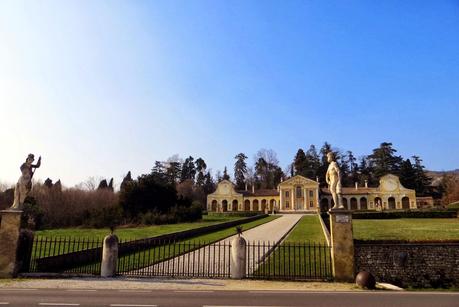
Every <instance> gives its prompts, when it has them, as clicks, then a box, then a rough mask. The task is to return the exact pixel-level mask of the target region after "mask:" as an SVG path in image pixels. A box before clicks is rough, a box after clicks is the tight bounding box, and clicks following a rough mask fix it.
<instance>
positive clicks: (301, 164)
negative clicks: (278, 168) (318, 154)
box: [293, 148, 306, 176]
mask: <svg viewBox="0 0 459 307" xmlns="http://www.w3.org/2000/svg"><path fill="white" fill-rule="evenodd" d="M293 170H294V174H295V175H301V176H305V174H306V154H305V153H304V151H303V149H301V148H300V149H298V151H297V152H296V155H295V158H294V159H293Z"/></svg>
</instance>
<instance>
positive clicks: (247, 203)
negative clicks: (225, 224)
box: [244, 199, 250, 211]
mask: <svg viewBox="0 0 459 307" xmlns="http://www.w3.org/2000/svg"><path fill="white" fill-rule="evenodd" d="M244 211H250V200H248V199H246V200H244Z"/></svg>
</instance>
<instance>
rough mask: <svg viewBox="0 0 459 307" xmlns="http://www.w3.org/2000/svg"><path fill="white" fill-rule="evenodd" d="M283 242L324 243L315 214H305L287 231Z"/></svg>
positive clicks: (320, 227) (323, 236)
mask: <svg viewBox="0 0 459 307" xmlns="http://www.w3.org/2000/svg"><path fill="white" fill-rule="evenodd" d="M284 242H316V243H319V242H320V243H325V242H326V241H325V235H324V233H323V231H322V226H321V225H320V222H319V217H318V216H317V215H305V216H303V217H302V218H301V220H300V221H299V222H298V224H297V225H296V226H295V228H294V229H293V230H292V231H291V232H290V233H289V235H288V236H287V238H285V241H284Z"/></svg>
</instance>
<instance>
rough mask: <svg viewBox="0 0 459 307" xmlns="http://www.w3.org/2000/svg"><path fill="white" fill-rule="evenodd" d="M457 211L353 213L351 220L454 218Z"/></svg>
mask: <svg viewBox="0 0 459 307" xmlns="http://www.w3.org/2000/svg"><path fill="white" fill-rule="evenodd" d="M457 214H458V213H457V211H455V210H454V211H453V210H447V211H446V210H445V211H438V210H437V211H383V212H353V213H352V218H353V219H363V220H368V219H374V220H379V219H401V218H417V219H424V218H456V217H457Z"/></svg>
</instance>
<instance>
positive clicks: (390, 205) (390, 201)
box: [387, 197, 395, 209]
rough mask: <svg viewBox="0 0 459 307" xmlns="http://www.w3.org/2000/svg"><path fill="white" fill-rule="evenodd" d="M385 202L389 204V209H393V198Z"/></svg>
mask: <svg viewBox="0 0 459 307" xmlns="http://www.w3.org/2000/svg"><path fill="white" fill-rule="evenodd" d="M387 201H388V202H389V209H395V198H393V197H389V199H388V200H387Z"/></svg>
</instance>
